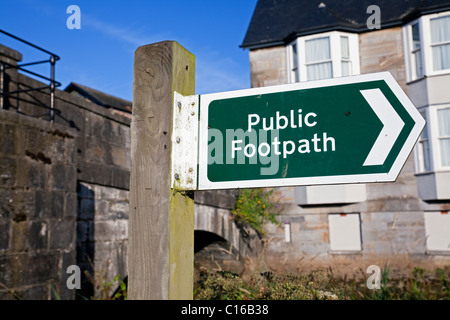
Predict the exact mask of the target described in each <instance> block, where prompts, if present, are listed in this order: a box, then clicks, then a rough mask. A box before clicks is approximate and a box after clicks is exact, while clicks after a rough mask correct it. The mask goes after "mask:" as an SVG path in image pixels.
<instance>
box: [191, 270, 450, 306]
mask: <svg viewBox="0 0 450 320" xmlns="http://www.w3.org/2000/svg"><path fill="white" fill-rule="evenodd" d="M449 285H450V267H448V268H445V269H440V268H438V269H436V270H434V271H427V270H425V269H423V268H414V270H413V271H412V272H411V274H410V275H408V276H407V277H401V278H397V279H393V278H391V277H390V270H389V267H388V266H386V267H385V268H384V269H383V270H382V272H381V283H380V288H379V289H368V288H367V285H366V280H365V279H362V280H347V279H342V278H339V277H336V276H335V275H333V274H332V273H331V272H330V271H329V270H316V271H312V272H309V273H305V274H297V273H280V274H277V273H274V272H270V271H268V272H262V273H260V274H258V275H256V276H253V277H251V279H250V280H249V281H243V280H242V278H241V277H239V276H238V275H237V274H234V273H231V272H227V271H209V270H208V271H202V272H201V274H200V278H199V280H198V282H197V285H196V288H195V290H194V299H196V300H450V286H449Z"/></svg>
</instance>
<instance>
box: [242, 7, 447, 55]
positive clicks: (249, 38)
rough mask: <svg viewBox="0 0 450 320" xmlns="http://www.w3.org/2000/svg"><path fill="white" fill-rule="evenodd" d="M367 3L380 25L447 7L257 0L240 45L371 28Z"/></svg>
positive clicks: (403, 22)
mask: <svg viewBox="0 0 450 320" xmlns="http://www.w3.org/2000/svg"><path fill="white" fill-rule="evenodd" d="M370 5H377V6H379V7H380V11H381V28H388V27H393V26H398V25H402V24H405V23H407V22H409V21H411V20H413V19H415V18H417V17H419V16H421V15H423V14H429V13H434V12H440V11H445V10H450V1H449V0H258V3H257V4H256V8H255V11H254V12H253V17H252V19H251V21H250V25H249V27H248V29H247V34H246V35H245V38H244V41H243V43H242V44H241V47H242V48H250V49H253V48H259V47H269V46H274V45H279V44H285V43H287V42H290V41H291V40H293V39H295V37H298V36H302V35H308V34H314V33H320V32H326V31H332V30H339V31H349V32H357V33H361V32H367V31H371V30H369V29H368V28H367V26H366V23H367V19H368V18H369V17H370V16H371V13H367V8H368V7H369V6H370Z"/></svg>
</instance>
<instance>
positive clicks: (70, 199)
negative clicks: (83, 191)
mask: <svg viewBox="0 0 450 320" xmlns="http://www.w3.org/2000/svg"><path fill="white" fill-rule="evenodd" d="M64 194H65V196H64V197H65V200H64V216H65V217H72V218H76V217H77V212H78V198H77V194H76V193H74V192H65V193H64Z"/></svg>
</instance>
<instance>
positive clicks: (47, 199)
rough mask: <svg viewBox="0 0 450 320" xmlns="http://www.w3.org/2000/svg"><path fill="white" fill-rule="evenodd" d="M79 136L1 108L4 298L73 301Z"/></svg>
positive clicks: (0, 283) (0, 276)
mask: <svg viewBox="0 0 450 320" xmlns="http://www.w3.org/2000/svg"><path fill="white" fill-rule="evenodd" d="M77 137H78V132H77V131H76V130H74V129H72V128H68V127H64V126H61V125H57V124H49V123H48V122H42V121H40V120H37V119H33V118H30V117H25V116H23V115H20V114H17V113H14V112H9V111H3V110H0V146H1V148H0V168H1V169H0V170H1V176H0V179H1V182H2V183H1V184H0V299H7V298H12V297H13V296H11V295H10V294H8V291H9V290H14V293H15V294H16V295H17V296H19V297H21V298H23V299H48V298H50V297H51V292H52V288H53V289H54V290H56V291H57V292H59V294H60V296H61V298H63V299H68V298H72V297H73V293H72V292H70V291H69V290H67V288H66V286H65V279H66V277H67V274H66V273H65V272H64V270H66V268H67V266H69V265H71V264H75V263H76V245H75V243H76V238H77V237H76V217H77V211H76V207H77V190H76V184H77V182H76V165H75V161H74V159H75V155H74V150H75V148H74V146H75V141H76V139H77Z"/></svg>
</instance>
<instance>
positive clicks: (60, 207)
mask: <svg viewBox="0 0 450 320" xmlns="http://www.w3.org/2000/svg"><path fill="white" fill-rule="evenodd" d="M51 203H52V205H51V207H50V212H51V215H50V217H52V218H62V217H63V216H64V192H63V191H56V190H55V191H53V192H52V202H51Z"/></svg>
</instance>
